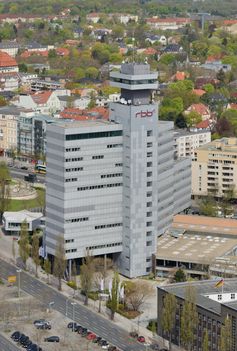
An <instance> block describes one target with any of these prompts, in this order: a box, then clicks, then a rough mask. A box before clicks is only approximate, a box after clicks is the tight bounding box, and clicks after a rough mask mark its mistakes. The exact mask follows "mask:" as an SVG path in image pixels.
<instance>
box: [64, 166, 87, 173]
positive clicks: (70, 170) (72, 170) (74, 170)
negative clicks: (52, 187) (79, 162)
mask: <svg viewBox="0 0 237 351" xmlns="http://www.w3.org/2000/svg"><path fill="white" fill-rule="evenodd" d="M77 171H83V167H75V168H66V172H77Z"/></svg>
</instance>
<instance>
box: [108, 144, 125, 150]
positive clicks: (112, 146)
mask: <svg viewBox="0 0 237 351" xmlns="http://www.w3.org/2000/svg"><path fill="white" fill-rule="evenodd" d="M122 146H123V144H110V145H107V148H108V149H111V148H114V147H122Z"/></svg>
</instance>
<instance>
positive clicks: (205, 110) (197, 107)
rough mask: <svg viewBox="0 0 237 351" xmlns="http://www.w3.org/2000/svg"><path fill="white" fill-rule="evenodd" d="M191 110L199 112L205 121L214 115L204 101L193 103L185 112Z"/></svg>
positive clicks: (187, 112)
mask: <svg viewBox="0 0 237 351" xmlns="http://www.w3.org/2000/svg"><path fill="white" fill-rule="evenodd" d="M190 112H196V113H198V114H199V115H200V116H201V118H202V120H203V121H205V120H206V119H211V117H212V116H211V111H210V109H209V107H208V106H206V105H204V104H202V103H198V104H192V105H191V106H189V107H188V108H187V110H186V111H185V112H184V113H185V114H189V113H190Z"/></svg>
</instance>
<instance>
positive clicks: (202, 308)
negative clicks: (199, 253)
mask: <svg viewBox="0 0 237 351" xmlns="http://www.w3.org/2000/svg"><path fill="white" fill-rule="evenodd" d="M218 282H219V287H218V285H217V283H218ZM236 284H237V279H236V278H235V279H225V280H224V287H223V288H222V286H223V281H222V280H221V279H215V280H204V281H195V282H185V283H178V284H171V285H166V286H161V285H160V286H158V287H157V323H158V335H159V336H162V337H164V338H165V339H166V340H167V346H168V340H169V335H168V334H167V333H165V332H164V330H163V328H162V319H163V313H164V298H165V296H166V295H167V294H172V295H174V296H175V297H176V301H177V309H176V313H175V325H174V328H173V330H172V332H171V341H172V342H173V343H174V344H176V345H178V346H180V347H181V346H182V345H181V313H182V309H183V305H184V302H185V296H186V291H187V289H188V287H190V286H191V287H192V288H193V290H194V291H195V295H196V296H195V300H196V308H197V317H198V320H197V324H198V325H197V328H195V331H194V338H193V343H194V345H193V350H196V351H202V350H203V349H204V342H205V341H204V340H205V333H206V331H207V335H208V350H209V351H222V350H223V348H221V346H220V340H221V335H223V334H222V326H223V324H224V322H225V319H226V318H229V320H230V322H231V323H230V325H231V330H230V331H229V330H228V332H227V333H229V332H230V337H231V339H232V340H231V344H232V347H231V350H233V351H236V350H237V333H236V321H237V291H236ZM228 335H229V334H228Z"/></svg>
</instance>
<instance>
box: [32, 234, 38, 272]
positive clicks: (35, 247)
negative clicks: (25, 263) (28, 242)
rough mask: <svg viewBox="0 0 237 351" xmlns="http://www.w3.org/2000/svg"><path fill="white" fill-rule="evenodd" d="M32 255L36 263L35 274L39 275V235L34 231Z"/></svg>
mask: <svg viewBox="0 0 237 351" xmlns="http://www.w3.org/2000/svg"><path fill="white" fill-rule="evenodd" d="M31 257H32V259H33V261H34V263H35V276H36V277H38V267H39V265H40V257H39V236H38V235H37V234H36V233H34V234H33V236H32V246H31Z"/></svg>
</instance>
